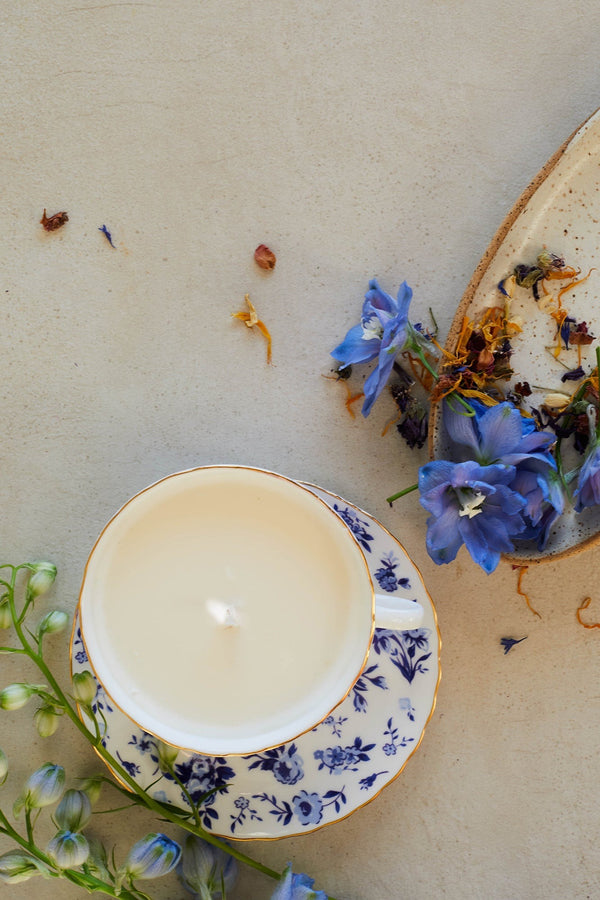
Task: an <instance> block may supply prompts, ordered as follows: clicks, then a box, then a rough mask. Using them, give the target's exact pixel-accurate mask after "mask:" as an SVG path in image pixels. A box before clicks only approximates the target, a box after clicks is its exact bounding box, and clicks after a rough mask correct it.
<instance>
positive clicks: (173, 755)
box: [156, 741, 179, 772]
mask: <svg viewBox="0 0 600 900" xmlns="http://www.w3.org/2000/svg"><path fill="white" fill-rule="evenodd" d="M156 749H157V750H158V766H159V768H160V770H161V772H170V771H171V769H172V768H173V763H174V762H175V760H176V759H177V757H178V756H179V750H178V749H177V747H172V746H171V744H164V743H163V742H162V741H157V743H156Z"/></svg>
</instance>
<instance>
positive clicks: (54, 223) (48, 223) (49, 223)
mask: <svg viewBox="0 0 600 900" xmlns="http://www.w3.org/2000/svg"><path fill="white" fill-rule="evenodd" d="M68 221H69V217H68V215H67V213H66V212H64V211H63V212H57V213H54V215H53V216H50V217H48V216H47V215H46V210H44V214H43V216H42V218H41V219H40V225H43V226H44V229H45V230H46V231H56V229H57V228H62V226H63V225H64V224H65V222H68Z"/></svg>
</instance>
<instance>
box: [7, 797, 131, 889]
mask: <svg viewBox="0 0 600 900" xmlns="http://www.w3.org/2000/svg"><path fill="white" fill-rule="evenodd" d="M0 823H1V824H0V833H2V834H5V835H6V836H7V837H10V838H11V839H12V840H13V841H14V842H15V843H16V844H18V845H19V846H20V847H22V848H23V850H26V851H27V852H28V853H31V855H32V856H35V858H36V859H38V860H39V861H40V862H41V863H43V864H44V866H45V867H46V868H47V869H48V873H49V874H50V875H51V876H52V878H66V879H67V880H68V881H70V882H72V884H76V885H77V886H78V887H82V888H85V890H86V891H88V893H94V892H98V893H102V894H108V896H109V897H120V898H122V900H137V898H136V895H135V894H133V893H131V892H130V891H128V890H121V891H120V893H119V894H117V893H116V892H115V888H114V886H113V885H111V884H107V883H106V882H105V881H101V880H100V879H99V878H96V877H95V876H94V875H89V874H87V873H85V872H79V871H76V870H75V869H59V870H58V871H57V869H56V866H55V865H54V863H53V862H52V860H51V859H50V857H49V856H47V854H46V853H44V852H43V851H42V850H40V849H39V847H37V846H36V844H35V843H34V841H33V840H32V839H31V838H29V839H27V840H26V839H25V838H24V837H23V836H22V835H21V834H19V832H18V831H17V830H16V829H15V828H13V826H12V825H11V824H10V822H9V821H8V819H7V818H6V816H5V815H4V813H3V812H2V810H1V809H0Z"/></svg>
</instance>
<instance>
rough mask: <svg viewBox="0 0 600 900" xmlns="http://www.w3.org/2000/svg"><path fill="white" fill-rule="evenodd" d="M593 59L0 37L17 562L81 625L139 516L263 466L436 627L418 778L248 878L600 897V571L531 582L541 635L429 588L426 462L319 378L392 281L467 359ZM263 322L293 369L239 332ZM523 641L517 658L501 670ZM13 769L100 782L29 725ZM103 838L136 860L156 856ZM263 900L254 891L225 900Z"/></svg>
mask: <svg viewBox="0 0 600 900" xmlns="http://www.w3.org/2000/svg"><path fill="white" fill-rule="evenodd" d="M599 26H600V8H599V7H598V6H597V4H596V3H595V2H593V0H587V2H585V0H581V2H575V3H572V4H569V5H567V4H564V3H559V2H558V0H542V2H541V3H538V4H530V5H527V4H523V3H522V2H516V0H506V2H504V3H502V4H496V3H488V2H480V0H463V2H456V3H449V2H442V0H421V2H419V3H410V2H408V0H395V2H392V0H371V2H370V3H358V2H350V0H338V2H325V0H322V2H313V0H308V2H305V3H303V4H291V3H287V2H283V0H280V2H274V0H271V2H263V3H261V2H253V3H250V2H247V0H235V2H224V0H222V2H217V0H198V2H189V0H184V2H175V0H162V2H142V0H140V2H135V0H134V2H114V3H99V2H86V0H74V2H67V0H53V2H47V0H41V2H34V0H29V2H20V3H11V4H9V3H2V4H1V5H0V45H1V47H2V60H3V66H2V90H1V92H0V97H1V121H2V152H1V157H0V159H1V162H0V165H1V171H2V181H1V185H2V188H1V203H2V212H3V217H2V221H3V235H2V240H1V242H0V259H1V268H0V272H1V282H0V295H1V296H2V298H3V304H2V328H1V330H0V345H1V351H0V352H1V360H2V378H1V380H0V397H1V408H2V441H1V444H0V446H1V460H2V475H1V478H0V510H1V521H0V547H1V555H2V557H3V559H5V560H6V559H7V560H10V561H18V560H24V559H30V558H35V557H38V556H48V557H51V558H52V559H54V560H55V561H56V563H57V564H58V566H59V579H58V581H57V585H56V590H55V593H54V596H55V599H56V602H57V603H58V604H59V605H60V606H61V607H62V608H64V609H67V610H69V611H71V610H72V609H73V608H74V604H75V600H76V596H77V593H78V587H79V582H80V579H81V574H82V567H83V565H84V562H85V559H86V556H87V553H88V551H89V548H90V546H91V543H92V542H93V540H94V538H95V536H96V534H97V532H98V531H99V529H100V528H101V527H102V525H103V524H104V522H105V521H106V519H107V518H108V517H109V516H110V515H111V514H112V513H113V512H114V510H115V509H116V508H118V507H119V506H120V505H121V504H122V503H123V502H124V501H125V500H126V499H127V498H128V497H129V496H130V495H131V494H133V493H134V492H135V491H137V490H139V489H140V488H142V487H143V486H145V485H146V484H148V483H150V482H152V481H153V480H155V479H157V478H159V477H161V476H163V475H165V474H167V473H169V472H172V471H176V470H178V469H182V468H185V467H188V466H193V465H201V464H206V463H215V462H238V463H248V464H253V465H258V466H264V467H267V468H272V469H276V470H278V471H282V472H284V473H286V474H288V475H290V476H292V477H297V478H300V479H305V480H308V481H311V482H316V483H320V484H322V485H323V486H324V487H327V488H329V489H330V490H332V491H334V492H336V493H338V494H340V495H342V496H344V497H346V498H347V499H349V500H351V501H353V502H354V503H356V504H358V505H359V506H362V507H364V508H366V509H368V510H369V511H370V512H371V513H372V514H373V515H375V516H376V517H377V518H379V519H380V520H381V521H382V522H383V523H384V524H385V525H386V526H387V527H388V528H389V529H390V530H391V531H392V532H393V533H394V534H396V535H397V537H398V538H399V539H400V540H401V541H402V542H403V543H404V545H405V546H406V547H407V549H408V551H409V552H410V553H411V555H412V556H413V558H414V560H415V561H416V563H417V565H418V566H419V567H420V569H421V570H422V572H423V575H424V577H425V581H426V584H427V585H428V588H429V590H430V593H431V595H432V597H433V599H434V601H435V603H436V606H437V609H438V614H439V619H440V627H441V631H442V636H443V641H444V646H443V654H442V669H443V676H442V684H441V688H440V691H439V695H438V705H437V711H436V714H435V716H434V718H433V720H432V721H431V723H430V725H429V727H428V729H427V732H426V734H425V739H424V741H423V743H422V745H421V747H420V749H419V751H418V753H417V754H416V755H415V757H414V758H413V759H412V760H411V761H410V763H409V765H408V766H407V768H406V770H405V772H404V773H403V774H402V775H401V777H400V778H399V779H398V780H397V781H396V782H395V783H394V784H393V785H391V786H390V787H389V788H388V789H387V790H386V791H384V793H383V794H382V796H381V797H379V798H378V799H377V800H376V801H375V802H373V803H372V804H370V805H369V806H367V807H366V808H364V809H363V810H361V811H359V812H357V813H356V814H355V815H354V816H352V817H350V818H349V819H348V820H347V821H345V822H343V823H341V824H338V825H335V826H333V827H330V828H327V829H325V830H324V831H322V832H319V833H316V834H314V835H311V836H305V837H302V838H298V839H293V840H286V841H283V842H275V843H266V844H255V845H249V847H248V849H249V851H250V852H252V853H254V854H255V855H256V856H257V857H259V858H261V859H262V860H264V861H265V862H267V863H269V864H270V865H272V866H274V867H278V868H279V867H283V865H284V864H285V862H286V861H287V860H293V861H294V865H295V867H296V869H298V870H304V871H308V872H310V873H311V874H312V875H313V876H315V878H316V880H317V886H318V887H319V888H323V889H326V890H328V891H329V892H330V893H331V894H332V895H334V896H335V897H337V898H339V900H384V898H403V897H411V898H416V900H419V898H430V897H438V896H441V897H447V898H451V900H458V898H461V900H463V898H467V900H470V898H474V900H475V898H477V900H479V898H482V897H485V898H493V900H508V898H519V900H521V898H531V900H546V898H563V897H569V898H573V900H584V898H595V897H598V896H599V895H600V875H599V872H600V852H599V850H598V834H599V832H600V802H599V801H600V788H599V786H598V731H599V722H598V719H599V691H598V683H599V675H600V661H599V660H600V656H599V649H600V645H599V641H600V633H598V632H594V631H584V629H582V628H581V627H580V626H578V625H577V623H576V621H575V618H574V614H575V609H576V607H577V606H578V605H579V603H580V601H581V599H582V598H583V597H584V596H585V595H586V594H587V593H591V595H592V596H593V598H594V602H593V605H592V607H591V608H590V611H589V612H590V616H593V614H594V613H595V615H596V617H597V618H600V588H599V586H598V583H599V580H600V577H599V576H600V566H599V556H598V551H590V552H587V553H586V554H584V555H581V556H578V557H576V558H573V559H571V560H569V561H566V562H560V563H553V564H551V565H550V564H549V565H547V566H544V567H541V568H538V569H536V570H535V571H530V572H529V573H528V575H527V578H526V582H525V584H526V586H527V589H528V590H529V592H530V595H531V598H532V601H533V603H534V605H535V606H536V607H537V609H538V610H539V612H540V613H541V615H542V618H541V619H538V618H535V617H534V616H533V615H532V614H531V613H530V612H529V611H528V610H527V608H526V607H525V604H524V602H523V600H522V599H521V598H520V597H519V596H518V595H517V593H516V573H514V572H513V571H512V570H511V568H510V566H509V565H508V564H502V565H501V566H500V567H499V569H498V570H497V572H496V573H495V574H494V575H493V576H491V577H486V576H485V575H483V574H482V573H480V572H479V571H477V570H476V569H475V567H474V566H473V565H472V564H470V562H469V561H468V560H467V559H466V557H465V556H464V555H462V554H461V556H460V558H459V560H458V561H457V562H456V563H455V564H454V565H452V566H450V567H445V568H443V569H439V568H436V567H435V566H434V565H433V563H432V562H431V561H430V560H429V559H428V557H427V554H426V551H425V545H424V534H425V529H424V526H425V514H424V512H423V510H422V509H421V507H420V506H419V503H418V499H417V497H416V496H415V495H411V496H409V497H408V498H406V499H405V501H404V502H403V503H401V504H398V505H397V506H396V507H395V508H393V509H390V508H389V507H388V506H387V504H386V503H385V497H386V496H387V495H388V494H389V493H391V492H392V491H394V490H396V489H398V488H400V487H402V486H405V485H408V484H410V483H412V481H414V479H415V475H416V471H417V467H418V465H419V463H420V462H422V461H423V460H424V455H423V456H421V455H419V454H418V453H416V454H412V453H411V452H410V451H408V450H407V449H406V448H405V447H404V446H403V445H402V444H401V443H400V442H399V439H397V438H396V437H395V436H394V435H393V434H390V435H389V436H387V437H386V438H382V437H380V432H381V429H382V426H383V423H384V422H385V421H386V419H387V418H388V415H389V414H390V412H391V408H390V401H388V400H387V399H384V400H381V401H380V402H379V403H378V404H377V406H376V408H375V411H374V413H373V414H372V416H371V417H370V419H369V420H367V421H364V420H363V419H362V418H357V419H356V420H355V421H353V420H351V419H350V418H349V417H348V416H347V415H346V414H345V412H344V409H343V405H342V402H341V396H342V394H341V392H340V390H339V389H338V387H337V386H335V385H334V384H332V383H331V382H329V381H326V380H324V379H323V378H322V377H321V375H322V374H323V373H327V371H328V369H329V361H328V352H329V350H330V348H331V347H332V346H333V345H334V344H335V343H336V342H337V341H338V340H339V339H340V338H341V337H342V336H343V334H344V332H345V330H346V328H347V327H349V326H350V325H352V324H354V322H355V320H356V318H357V315H358V312H359V309H360V305H361V302H362V297H363V294H364V291H365V289H366V286H367V282H368V280H369V278H370V277H372V276H374V275H376V276H377V277H378V278H379V279H380V281H381V283H382V285H383V286H384V287H386V288H387V289H388V290H390V291H391V292H394V293H395V291H396V289H397V286H398V284H399V282H400V281H401V280H402V279H407V280H408V281H409V283H410V284H411V285H412V286H413V288H414V289H415V301H414V306H413V312H414V313H415V314H418V315H423V316H424V315H425V314H426V310H427V307H428V306H432V307H433V309H434V310H435V312H436V316H437V319H438V322H439V324H440V328H441V331H442V334H444V333H445V331H446V330H447V328H448V325H449V323H450V321H451V318H452V314H453V311H454V309H455V307H456V304H457V303H458V301H459V299H460V296H461V294H462V292H463V290H464V288H465V287H466V284H467V282H468V280H469V278H470V275H471V273H472V271H473V269H474V268H475V266H476V265H477V263H478V261H479V258H480V256H481V254H482V253H483V251H484V250H485V248H486V246H487V244H488V241H489V240H490V239H491V237H492V235H493V234H494V232H495V230H496V228H497V227H498V225H499V224H500V222H501V220H502V219H503V217H504V215H505V213H506V212H507V211H508V209H509V208H510V207H511V206H512V204H513V203H514V201H515V200H516V199H517V197H518V195H519V194H520V192H521V190H522V189H523V188H524V187H525V185H526V184H527V183H528V182H529V180H530V179H531V178H532V177H533V176H534V175H535V174H536V172H537V171H538V170H539V168H540V167H541V166H542V165H543V164H544V162H545V161H546V159H547V158H548V157H549V156H550V155H551V154H552V153H553V152H554V150H555V149H556V148H557V147H558V145H559V144H561V143H562V141H563V140H564V139H565V138H566V137H567V136H568V135H569V134H570V133H571V131H572V130H573V129H574V128H576V127H577V126H578V124H579V123H580V122H581V121H583V119H585V118H586V117H587V116H588V115H589V114H590V113H591V112H592V111H593V110H594V109H595V108H596V107H597V106H598V105H600V90H599V88H600V76H599V74H598V56H599V52H600V29H599ZM44 206H46V207H47V208H48V210H49V212H50V211H56V210H58V209H66V210H68V212H69V216H70V221H69V223H68V225H67V226H66V227H65V228H64V229H63V230H62V231H60V232H57V233H55V234H51V235H46V234H45V233H44V232H43V230H42V229H41V227H40V226H39V225H38V221H39V218H40V216H41V212H42V209H43V207H44ZM103 223H106V225H107V226H108V227H109V228H110V229H111V231H112V233H113V238H114V240H115V243H116V247H117V249H116V250H112V249H111V248H110V247H109V245H108V244H107V243H106V241H105V239H104V237H103V236H102V234H100V232H99V231H98V228H99V226H101V225H102V224H103ZM261 241H266V242H267V243H269V244H270V245H271V246H272V248H273V249H274V250H275V251H276V253H277V255H278V263H277V267H276V269H275V271H274V272H273V273H270V274H268V275H263V274H262V273H261V272H260V271H259V270H257V268H256V267H255V265H254V263H253V261H252V251H253V250H254V247H255V246H256V245H257V244H258V243H259V242H261ZM248 291H249V292H250V294H251V297H252V298H253V299H254V301H255V303H256V306H257V308H258V310H259V312H260V314H261V316H262V317H263V318H264V319H265V321H266V322H267V324H268V325H269V327H270V328H271V330H272V333H273V342H274V343H273V357H274V365H273V366H272V367H270V368H267V367H266V365H265V354H264V345H263V343H262V341H261V339H260V338H259V337H258V336H257V335H255V334H251V333H249V332H248V331H247V330H246V329H245V328H244V327H243V326H242V325H241V324H240V323H237V322H233V321H232V320H231V319H230V313H232V312H233V311H235V310H236V309H238V308H240V306H241V304H242V302H243V296H244V294H245V293H246V292H248ZM597 593H598V595H597ZM594 607H595V609H594ZM166 614H168V611H167V610H165V615H166ZM506 635H510V636H513V637H523V636H525V635H527V640H526V641H524V642H523V643H522V644H519V645H518V646H517V647H516V648H515V649H514V650H513V651H512V652H511V653H510V654H509V655H508V656H504V655H503V652H502V648H501V646H500V643H499V640H500V638H501V637H502V636H506ZM56 647H57V650H56V662H57V665H58V666H59V668H62V669H63V670H64V671H65V672H66V663H65V658H64V643H63V644H61V642H60V640H57V641H56ZM59 648H60V649H59ZM0 665H1V670H0V671H1V675H2V679H1V680H2V683H5V682H6V681H9V680H11V679H19V680H20V679H21V678H22V677H25V673H24V672H23V671H22V669H21V668H20V667H19V666H16V665H14V666H13V665H11V661H8V660H7V659H6V657H2V658H1V661H0ZM0 744H1V745H2V746H4V748H5V749H6V751H7V752H8V754H9V756H10V760H11V766H12V772H13V775H14V778H13V780H12V781H11V783H12V784H16V785H17V784H19V783H20V781H21V780H23V779H24V778H25V776H26V773H27V772H28V771H29V770H30V769H31V768H33V767H34V766H35V765H38V764H40V763H41V762H44V761H45V760H47V759H57V758H59V757H60V760H61V761H62V760H66V762H67V765H68V768H69V773H70V775H71V777H75V776H76V775H78V774H83V773H89V772H92V771H95V769H96V768H97V763H96V762H95V759H94V757H93V756H92V754H91V753H90V752H88V751H87V750H86V749H85V748H81V747H80V746H79V745H78V744H77V741H76V740H75V737H74V734H73V732H72V731H71V730H69V728H68V726H66V725H65V727H64V728H61V729H60V730H59V731H58V732H57V734H56V736H55V737H53V738H51V739H49V740H48V741H46V742H42V741H40V740H39V739H36V737H35V735H34V732H33V729H32V726H31V723H30V713H29V711H28V710H23V711H22V712H19V713H15V714H12V715H8V714H3V715H2V716H1V717H0ZM5 795H7V796H10V789H9V790H8V794H7V792H6V790H5ZM125 818H126V817H125ZM103 824H104V825H105V830H104V833H105V835H106V834H107V835H108V837H107V842H108V843H109V844H110V843H112V842H113V841H114V842H115V843H117V846H118V847H119V848H121V847H123V846H126V844H127V842H128V841H129V840H130V836H131V833H133V832H138V829H139V833H142V832H143V831H145V830H147V829H148V827H149V826H150V824H151V823H150V820H145V819H143V817H137V816H133V815H132V816H131V818H130V820H129V822H127V823H126V822H124V821H123V820H116V821H115V822H114V823H113V824H112V826H110V825H109V823H108V822H107V823H103ZM2 847H4V845H2ZM9 890H10V892H11V893H12V892H14V894H15V896H17V895H18V896H20V897H22V898H26V900H33V898H38V897H39V898H42V900H45V898H60V900H62V898H71V897H74V896H75V895H76V894H77V892H76V891H75V889H73V888H71V887H70V886H69V885H61V886H59V887H57V886H56V885H55V884H45V883H44V884H40V883H38V882H35V881H30V882H28V883H26V884H24V885H22V886H17V887H15V888H11V889H8V888H3V896H4V894H6V895H7V896H8V895H9ZM270 891H271V884H270V882H267V880H265V879H263V878H259V877H254V876H248V875H244V878H243V879H241V880H240V882H239V887H238V889H237V890H236V891H235V894H234V897H233V900H262V898H265V900H266V898H267V897H268V896H269V894H270ZM156 896H157V897H161V898H167V897H169V898H175V897H178V896H183V891H181V890H180V889H179V888H177V887H174V886H173V885H172V884H171V885H167V884H166V883H164V884H160V883H158V884H157V889H156Z"/></svg>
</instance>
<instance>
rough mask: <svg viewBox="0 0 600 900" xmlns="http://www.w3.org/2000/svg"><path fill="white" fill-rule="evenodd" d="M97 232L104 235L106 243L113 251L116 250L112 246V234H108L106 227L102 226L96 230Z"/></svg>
mask: <svg viewBox="0 0 600 900" xmlns="http://www.w3.org/2000/svg"><path fill="white" fill-rule="evenodd" d="M98 231H101V232H102V234H103V235H104V237H105V238H106V240H107V241H108V243H109V244H110V246H111V247H113V249H115V250H116V249H117V248H116V247H115V245H114V244H113V239H112V234H111V233H110V231H109V230H108V228H107V227H106V225H103V226H102V228H99V229H98Z"/></svg>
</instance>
